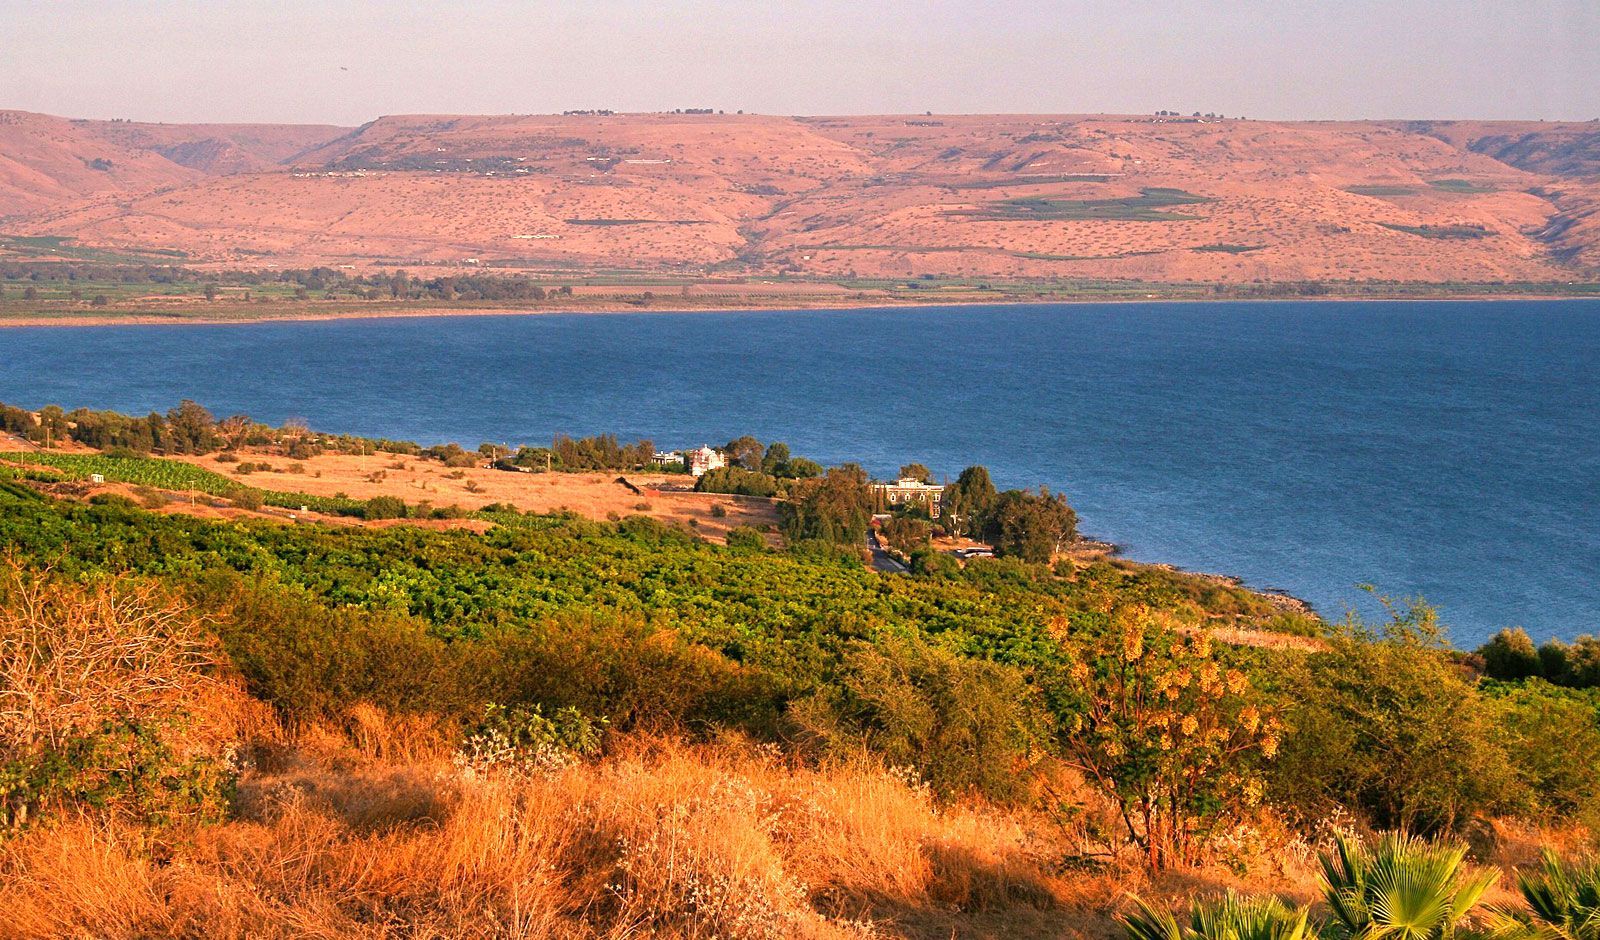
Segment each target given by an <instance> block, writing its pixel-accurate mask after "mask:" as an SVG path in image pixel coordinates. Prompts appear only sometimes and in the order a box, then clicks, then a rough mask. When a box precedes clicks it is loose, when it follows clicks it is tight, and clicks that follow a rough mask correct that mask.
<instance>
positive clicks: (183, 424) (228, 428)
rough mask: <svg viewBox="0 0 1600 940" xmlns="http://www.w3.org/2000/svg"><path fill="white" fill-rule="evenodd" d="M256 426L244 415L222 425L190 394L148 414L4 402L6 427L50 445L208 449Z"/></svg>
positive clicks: (0, 421) (1, 420)
mask: <svg viewBox="0 0 1600 940" xmlns="http://www.w3.org/2000/svg"><path fill="white" fill-rule="evenodd" d="M250 426H251V424H250V422H249V419H247V418H244V417H242V416H239V417H234V418H229V419H228V420H227V421H226V422H223V423H221V424H219V422H218V421H217V420H216V419H215V418H214V417H213V416H212V414H211V412H209V411H207V410H206V409H205V408H203V407H201V406H200V405H198V404H196V403H194V402H192V401H189V400H188V399H184V400H183V402H182V403H180V404H179V405H178V407H176V408H173V409H171V410H170V411H168V412H167V413H166V414H164V415H163V414H160V413H159V412H154V411H152V412H151V413H150V414H148V415H146V416H145V417H143V418H135V417H131V416H129V415H124V414H119V413H117V412H115V411H90V410H88V409H86V408H80V409H78V410H76V411H70V412H69V411H63V410H62V408H61V407H60V406H59V405H46V406H45V407H44V408H41V409H40V410H39V412H38V413H37V414H35V413H33V412H31V411H27V410H26V409H23V408H17V407H14V406H11V405H3V404H0V427H3V428H4V429H5V430H7V431H10V432H12V433H14V434H19V435H21V436H23V437H25V438H27V439H28V440H30V441H33V442H34V443H36V444H41V445H44V446H51V445H57V444H65V443H67V442H68V441H75V442H77V443H79V444H84V445H86V446H89V447H94V448H98V449H100V450H112V449H118V448H120V449H125V450H131V451H136V452H139V453H152V452H154V453H166V454H208V453H211V452H212V451H214V450H217V449H219V448H220V447H222V446H224V445H225V444H226V443H227V442H228V432H233V433H236V434H237V433H242V432H243V431H245V430H247V429H248V428H249V427H250Z"/></svg>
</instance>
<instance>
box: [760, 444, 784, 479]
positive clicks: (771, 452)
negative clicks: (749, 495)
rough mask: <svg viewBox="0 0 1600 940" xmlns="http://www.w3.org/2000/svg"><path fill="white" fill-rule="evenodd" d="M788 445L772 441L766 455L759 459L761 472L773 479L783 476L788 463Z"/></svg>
mask: <svg viewBox="0 0 1600 940" xmlns="http://www.w3.org/2000/svg"><path fill="white" fill-rule="evenodd" d="M789 457H790V454H789V445H788V444H785V443H783V442H782V441H773V442H772V443H771V444H770V445H769V446H768V447H767V455H766V456H765V457H762V458H761V470H762V472H763V473H770V474H772V475H773V476H775V477H781V476H785V475H786V473H785V471H787V470H788V467H787V464H788V463H789Z"/></svg>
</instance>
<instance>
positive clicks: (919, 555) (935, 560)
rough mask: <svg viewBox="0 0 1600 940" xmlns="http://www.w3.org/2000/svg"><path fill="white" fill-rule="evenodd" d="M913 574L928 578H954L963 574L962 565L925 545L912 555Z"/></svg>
mask: <svg viewBox="0 0 1600 940" xmlns="http://www.w3.org/2000/svg"><path fill="white" fill-rule="evenodd" d="M911 573H912V574H916V575H922V576H923V577H927V578H953V577H957V576H959V575H960V574H961V563H960V562H958V561H956V560H955V559H954V558H952V557H950V556H949V555H947V554H945V553H944V552H941V551H935V550H934V549H932V548H929V547H927V546H926V545H924V546H923V547H921V548H919V549H917V550H916V551H914V552H912V553H911Z"/></svg>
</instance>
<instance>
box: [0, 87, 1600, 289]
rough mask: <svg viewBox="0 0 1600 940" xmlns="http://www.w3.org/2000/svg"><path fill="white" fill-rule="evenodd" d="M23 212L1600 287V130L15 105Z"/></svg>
mask: <svg viewBox="0 0 1600 940" xmlns="http://www.w3.org/2000/svg"><path fill="white" fill-rule="evenodd" d="M0 216H3V217H4V221H3V223H0V234H5V235H13V236H15V235H44V236H61V237H68V238H72V239H75V240H76V241H77V242H78V243H81V244H83V245H91V246H104V247H117V248H150V247H161V248H164V249H168V250H177V251H181V252H184V253H185V254H187V255H188V257H189V260H190V262H191V263H195V264H208V263H209V264H226V265H235V266H238V265H250V266H254V265H259V264H262V263H264V262H266V261H269V260H270V262H271V263H281V264H287V263H297V264H302V263H335V262H337V263H346V264H355V265H358V266H365V265H374V264H401V263H409V264H419V263H440V264H464V263H480V264H496V265H500V266H504V267H511V268H527V269H535V270H602V271H609V270H629V271H679V272H688V273H702V272H714V271H729V272H743V273H771V272H776V271H786V272H789V273H797V274H804V275H811V276H816V277H820V278H846V277H852V276H857V277H894V278H904V277H917V276H920V275H926V274H937V275H957V276H966V277H973V278H986V277H987V278H1012V277H1015V278H1035V277H1061V278H1131V279H1146V280H1152V281H1219V282H1240V281H1251V280H1256V279H1269V280H1317V281H1340V280H1358V281H1365V280H1382V281H1391V280H1392V281H1412V282H1450V281H1470V282H1480V281H1501V280H1515V281H1571V280H1583V279H1593V278H1594V277H1595V276H1596V269H1600V124H1594V123H1588V124H1559V123H1545V122H1538V123H1509V122H1508V123H1494V122H1370V123H1323V122H1315V123H1312V122H1299V123H1295V122H1266V121H1241V120H1221V119H1209V118H1194V117H1178V116H1166V115H1162V116H1154V117H1152V116H1105V115H1096V116H1060V115H1054V116H1051V115H1038V116H1032V115H1004V116H982V115H979V116H932V115H922V116H884V117H835V118H829V117H817V118H787V117H770V116H755V115H724V114H704V113H702V114H629V115H612V114H603V113H602V114H580V115H533V116H528V115H506V116H480V117H463V116H449V115H416V116H395V117H385V118H380V119H378V120H376V121H373V122H372V123H370V124H367V125H364V126H363V127H360V128H356V129H353V130H352V129H346V128H336V127H293V126H249V127H245V126H198V125H197V126H183V125H150V124H129V123H122V122H87V121H67V120H64V119H60V118H49V117H44V116H40V115H29V114H21V113H18V112H0ZM469 259H470V261H469Z"/></svg>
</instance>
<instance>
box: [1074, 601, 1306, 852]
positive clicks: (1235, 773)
mask: <svg viewBox="0 0 1600 940" xmlns="http://www.w3.org/2000/svg"><path fill="white" fill-rule="evenodd" d="M1063 626H1065V625H1064V624H1063ZM1045 686H1046V696H1047V699H1048V701H1049V702H1050V705H1051V710H1052V711H1053V712H1054V713H1055V716H1056V724H1057V741H1058V743H1059V745H1060V748H1061V751H1062V753H1063V755H1064V756H1065V758H1066V760H1067V761H1068V762H1069V763H1070V764H1071V765H1073V766H1074V767H1076V768H1077V769H1078V770H1079V771H1080V772H1082V773H1083V774H1084V776H1085V777H1086V778H1087V779H1088V780H1090V781H1092V782H1093V783H1095V784H1096V785H1097V786H1098V787H1099V788H1100V790H1101V791H1102V792H1104V794H1105V796H1106V797H1107V798H1109V799H1110V800H1112V801H1113V802H1114V803H1115V804H1116V806H1117V808H1118V810H1119V814H1120V816H1121V818H1122V820H1123V822H1124V824H1125V828H1126V830H1127V833H1128V836H1129V838H1130V839H1132V840H1133V842H1134V843H1135V844H1136V845H1138V846H1139V848H1140V849H1141V850H1142V851H1143V852H1144V854H1145V859H1146V863H1147V864H1148V865H1149V867H1150V868H1152V869H1157V870H1159V869H1163V868H1167V867H1169V866H1172V865H1185V864H1193V863H1195V862H1196V861H1198V860H1199V859H1200V857H1201V856H1202V854H1203V853H1204V851H1205V850H1207V849H1208V848H1209V846H1208V843H1209V840H1210V838H1211V836H1212V834H1213V833H1214V832H1216V831H1217V829H1218V828H1219V826H1221V825H1222V824H1224V823H1227V822H1231V821H1236V820H1239V819H1242V818H1244V817H1245V816H1246V815H1247V814H1249V813H1251V812H1253V811H1254V809H1255V806H1256V804H1257V803H1258V802H1259V801H1260V799H1261V796H1262V776H1261V772H1260V769H1259V764H1260V762H1261V761H1263V760H1270V759H1271V758H1272V757H1273V756H1274V755H1275V754H1276V752H1277V749H1278V743H1279V736H1280V728H1279V722H1278V719H1277V717H1276V715H1275V713H1274V710H1273V709H1272V708H1270V707H1269V706H1268V705H1267V703H1266V702H1265V699H1264V697H1263V696H1262V695H1260V694H1259V693H1257V692H1256V691H1255V690H1254V689H1253V688H1252V686H1251V683H1250V680H1249V679H1248V678H1247V677H1246V676H1245V674H1244V673H1243V672H1242V671H1240V670H1238V669H1232V668H1226V667H1225V666H1224V665H1223V664H1222V663H1220V662H1218V661H1217V659H1216V657H1215V656H1214V655H1213V650H1212V646H1211V642H1210V638H1209V636H1208V635H1207V634H1205V633H1204V632H1197V633H1194V634H1192V635H1190V636H1188V637H1183V636H1180V635H1179V634H1178V633H1177V632H1176V631H1175V630H1174V629H1173V624H1172V623H1171V622H1170V621H1169V620H1167V619H1165V618H1164V617H1162V616H1160V615H1156V614H1153V613H1152V612H1150V611H1149V610H1147V609H1145V608H1143V607H1140V606H1124V607H1122V608H1119V609H1117V610H1115V611H1113V613H1112V618H1111V630H1110V631H1108V632H1107V633H1106V634H1105V635H1104V636H1103V637H1102V638H1100V639H1099V640H1097V641H1094V642H1092V643H1090V644H1088V645H1087V646H1086V647H1085V648H1084V649H1083V651H1082V652H1081V654H1080V661H1079V662H1076V663H1074V664H1073V665H1072V666H1071V667H1070V668H1068V669H1065V670H1061V671H1058V672H1057V673H1056V674H1054V675H1052V676H1050V677H1048V678H1047V679H1046V680H1045Z"/></svg>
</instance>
